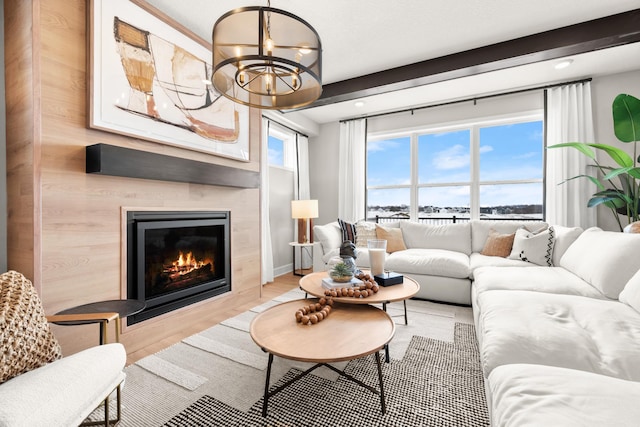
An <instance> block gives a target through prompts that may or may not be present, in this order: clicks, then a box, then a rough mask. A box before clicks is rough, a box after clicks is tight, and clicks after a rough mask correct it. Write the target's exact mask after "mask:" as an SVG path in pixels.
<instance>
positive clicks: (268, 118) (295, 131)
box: [262, 114, 309, 138]
mask: <svg viewBox="0 0 640 427" xmlns="http://www.w3.org/2000/svg"><path fill="white" fill-rule="evenodd" d="M262 118H263V119H267V120H269V121H270V122H273V123H275V124H277V125H278V126H282V127H283V128H285V129H288V130H290V131H291V132H293V133H295V134H297V135H302V136H304V137H305V138H309V135H307V134H304V133H302V132H299V131H297V130H295V129H293V128H291V127H289V126H287V125H283V124H282V123H280V122H279V121H277V120H273V119H272V118H271V117H267V116H265V115H264V114H262Z"/></svg>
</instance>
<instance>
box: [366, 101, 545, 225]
mask: <svg viewBox="0 0 640 427" xmlns="http://www.w3.org/2000/svg"><path fill="white" fill-rule="evenodd" d="M534 121H536V122H537V121H539V122H542V126H543V132H544V127H545V123H544V110H542V109H539V110H531V111H526V112H521V113H514V114H507V115H500V116H487V117H479V118H475V119H469V120H461V121H456V122H449V123H440V124H432V125H425V126H417V127H412V128H405V129H397V130H393V131H382V132H371V133H368V134H367V146H368V144H369V142H375V141H381V140H387V139H392V138H406V137H409V138H410V144H411V147H410V152H411V160H410V162H411V166H410V177H411V178H410V183H409V184H396V185H373V186H370V185H368V177H365V194H366V195H367V197H365V205H366V206H365V215H366V216H367V219H371V218H368V213H369V207H368V205H369V203H368V195H369V191H370V190H388V189H401V188H407V189H409V194H410V200H409V217H410V219H411V220H412V221H417V220H418V217H419V206H418V200H419V192H420V189H421V188H437V187H454V186H467V187H469V190H470V198H469V206H470V209H469V217H470V219H471V220H474V219H480V187H481V186H483V185H510V184H541V185H542V189H543V194H542V208H543V209H542V216H543V218H542V219H543V220H544V216H545V209H544V207H545V191H544V186H545V177H546V174H545V169H546V153H545V150H544V144H545V141H544V137H543V138H542V147H541V148H542V165H541V167H542V178H535V179H533V178H532V179H516V180H513V179H511V180H499V181H496V180H493V181H480V128H485V127H494V126H506V125H512V124H518V123H528V122H534ZM460 130H470V141H469V156H470V176H469V181H457V182H437V183H420V182H419V170H418V146H419V144H418V138H419V136H420V135H425V134H436V133H445V132H455V131H460ZM365 157H366V159H367V160H368V154H367V155H366V156H365ZM366 170H367V169H366V168H365V173H366Z"/></svg>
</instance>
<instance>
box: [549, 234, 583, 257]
mask: <svg viewBox="0 0 640 427" xmlns="http://www.w3.org/2000/svg"><path fill="white" fill-rule="evenodd" d="M553 231H555V233H556V244H555V245H554V247H553V265H556V266H557V265H560V259H561V258H562V255H564V253H565V252H566V251H567V249H568V248H569V246H571V245H572V244H573V242H575V241H576V239H577V238H578V237H580V235H581V234H582V232H583V231H584V230H583V229H582V228H581V227H564V226H562V225H554V226H553Z"/></svg>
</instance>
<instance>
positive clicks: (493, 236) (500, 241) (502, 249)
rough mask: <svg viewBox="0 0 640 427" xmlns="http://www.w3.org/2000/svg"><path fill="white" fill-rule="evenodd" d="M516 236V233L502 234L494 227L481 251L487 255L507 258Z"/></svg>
mask: <svg viewBox="0 0 640 427" xmlns="http://www.w3.org/2000/svg"><path fill="white" fill-rule="evenodd" d="M514 237H516V234H515V233H507V234H501V233H498V232H497V231H496V230H494V229H493V228H492V229H491V230H490V231H489V235H488V236H487V241H486V242H485V243H484V247H483V248H482V252H480V253H481V254H482V255H486V256H498V257H502V258H506V257H508V256H509V254H511V248H512V247H513V239H514Z"/></svg>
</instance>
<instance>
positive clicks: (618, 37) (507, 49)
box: [301, 9, 640, 109]
mask: <svg viewBox="0 0 640 427" xmlns="http://www.w3.org/2000/svg"><path fill="white" fill-rule="evenodd" d="M636 42H640V9H635V10H632V11H629V12H624V13H619V14H616V15H611V16H607V17H604V18H599V19H595V20H592V21H587V22H582V23H579V24H574V25H570V26H567V27H562V28H558V29H555V30H550V31H545V32H542V33H537V34H533V35H530V36H526V37H520V38H517V39H513V40H508V41H505V42H501V43H496V44H492V45H488V46H483V47H479V48H476V49H471V50H466V51H463V52H458V53H454V54H451V55H446V56H441V57H439V58H434V59H428V60H426V61H421V62H416V63H414V64H410V65H405V66H402V67H396V68H391V69H389V70H385V71H380V72H377V73H372V74H367V75H364V76H361V77H355V78H352V79H348V80H342V81H339V82H335V83H329V84H326V85H323V86H322V95H321V96H320V98H319V99H318V100H316V101H315V102H313V103H312V104H310V105H308V106H306V107H303V108H301V109H306V108H313V107H319V106H322V105H329V104H334V103H336V102H342V101H349V100H353V99H358V98H362V97H366V96H372V95H379V94H382V93H387V92H392V91H397V90H401V89H409V88H413V87H417V86H422V85H426V84H430V83H437V82H442V81H446V80H452V79H457V78H461V77H468V76H472V75H476V74H482V73H487V72H490V71H497V70H503V69H506V68H511V67H517V66H521V65H527V64H532V63H535V62H540V61H546V60H550V59H556V58H562V57H566V56H569V55H577V54H581V53H587V52H592V51H596V50H600V49H607V48H611V47H615V46H621V45H625V44H629V43H636Z"/></svg>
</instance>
